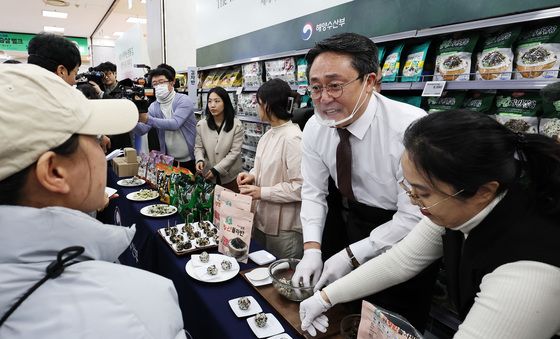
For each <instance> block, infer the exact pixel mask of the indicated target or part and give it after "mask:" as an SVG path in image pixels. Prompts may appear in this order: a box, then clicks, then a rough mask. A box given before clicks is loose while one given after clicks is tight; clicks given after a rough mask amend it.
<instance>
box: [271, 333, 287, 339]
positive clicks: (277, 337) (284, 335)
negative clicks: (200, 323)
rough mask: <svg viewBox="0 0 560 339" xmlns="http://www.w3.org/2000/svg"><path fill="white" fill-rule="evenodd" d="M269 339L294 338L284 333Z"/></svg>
mask: <svg viewBox="0 0 560 339" xmlns="http://www.w3.org/2000/svg"><path fill="white" fill-rule="evenodd" d="M268 339H293V338H292V337H290V335H289V334H286V333H282V334H279V335H275V336H274V337H270V338H268Z"/></svg>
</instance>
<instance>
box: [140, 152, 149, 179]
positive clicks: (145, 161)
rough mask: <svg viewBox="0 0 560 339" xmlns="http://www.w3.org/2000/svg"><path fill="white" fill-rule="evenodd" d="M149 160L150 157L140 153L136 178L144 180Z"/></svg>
mask: <svg viewBox="0 0 560 339" xmlns="http://www.w3.org/2000/svg"><path fill="white" fill-rule="evenodd" d="M149 159H150V156H149V155H148V154H146V153H140V163H139V164H138V177H139V178H146V173H147V170H148V161H149Z"/></svg>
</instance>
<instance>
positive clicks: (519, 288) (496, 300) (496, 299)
mask: <svg viewBox="0 0 560 339" xmlns="http://www.w3.org/2000/svg"><path fill="white" fill-rule="evenodd" d="M505 194H507V193H504V194H501V195H499V196H498V197H496V198H495V199H494V201H492V203H490V204H489V205H488V206H486V207H485V208H484V209H483V210H482V211H480V212H479V213H478V214H477V215H475V216H474V217H473V218H472V219H470V220H469V221H467V222H465V223H464V224H463V225H461V226H459V227H457V228H455V230H460V231H461V232H463V233H464V234H465V237H467V236H468V233H469V232H471V231H472V230H473V229H474V228H475V227H476V226H478V225H479V224H480V222H481V221H482V220H484V218H486V217H487V216H488V214H489V213H490V212H491V211H492V210H493V209H494V207H496V205H497V204H498V203H499V202H500V200H501V199H502V198H503V197H504V196H505ZM444 233H445V228H444V227H442V226H438V225H436V224H434V223H433V222H432V221H431V220H430V219H428V218H427V217H425V218H424V219H422V220H421V221H420V223H418V225H417V226H416V227H415V228H414V230H413V231H412V232H410V234H409V235H408V236H407V237H406V238H405V239H403V241H401V242H400V243H398V244H397V245H395V247H393V248H392V249H391V250H390V251H388V252H387V253H385V254H383V255H381V256H378V257H376V258H374V259H372V260H370V261H368V262H367V263H365V264H363V265H361V266H360V267H358V268H357V269H356V270H354V271H352V272H351V273H350V274H348V275H346V276H344V277H342V278H341V279H339V280H337V281H335V282H334V283H332V284H330V285H329V286H327V287H325V289H324V290H323V291H324V292H325V293H326V294H327V296H328V297H329V300H330V302H331V303H332V304H333V305H335V304H338V303H341V302H347V301H350V300H356V299H359V298H363V297H365V296H368V295H371V294H373V293H376V292H379V291H382V290H384V289H386V288H387V287H390V286H394V285H396V284H398V283H401V282H403V281H406V280H408V279H410V278H412V277H413V276H415V275H416V274H418V273H419V272H420V271H421V270H423V269H424V268H425V267H427V266H428V265H430V264H431V263H432V262H434V261H435V260H437V259H438V258H440V257H441V256H442V255H443V241H442V237H441V236H442V235H443V234H444ZM559 281H560V268H558V267H555V266H552V265H548V264H545V263H541V262H537V261H528V260H522V261H516V262H512V263H508V264H505V265H502V266H500V267H498V268H496V269H495V270H494V271H493V272H492V273H489V274H487V275H485V276H484V277H483V278H482V282H481V283H480V292H478V293H477V295H476V297H475V299H474V304H473V306H472V307H471V309H470V310H469V313H468V315H467V317H466V318H465V320H464V321H463V323H462V324H461V325H460V326H459V330H458V332H457V333H456V334H455V336H454V337H453V338H455V339H459V338H461V339H474V338H493V339H494V338H495V339H500V338H504V339H505V338H508V339H509V338H535V339H536V338H550V337H551V336H552V334H553V333H556V334H560V317H558V314H560V302H559V301H558V296H559V295H560V283H559Z"/></svg>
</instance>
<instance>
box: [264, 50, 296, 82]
mask: <svg viewBox="0 0 560 339" xmlns="http://www.w3.org/2000/svg"><path fill="white" fill-rule="evenodd" d="M264 66H265V69H266V81H268V80H270V79H275V78H280V79H282V80H284V81H285V82H287V83H288V84H289V85H296V84H297V81H296V62H295V59H294V58H293V57H289V58H283V59H278V60H268V61H265V62H264Z"/></svg>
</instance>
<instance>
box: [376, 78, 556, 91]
mask: <svg viewBox="0 0 560 339" xmlns="http://www.w3.org/2000/svg"><path fill="white" fill-rule="evenodd" d="M557 81H558V79H549V80H544V79H543V80H525V79H519V80H491V81H489V80H470V81H448V82H447V83H446V84H445V89H446V90H469V89H478V90H491V89H496V90H498V89H500V90H538V89H541V88H543V87H545V86H546V85H549V84H552V83H555V82H557ZM425 86H426V83H425V82H412V83H410V89H411V90H417V91H421V90H423V89H424V87H425ZM381 89H382V90H383V85H381Z"/></svg>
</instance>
